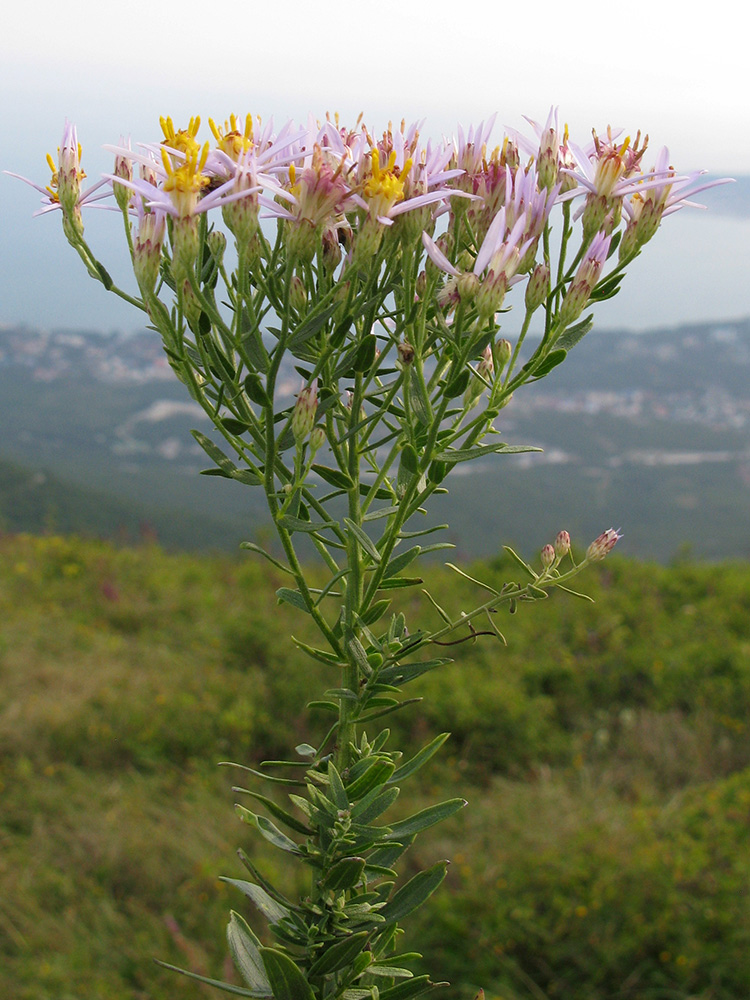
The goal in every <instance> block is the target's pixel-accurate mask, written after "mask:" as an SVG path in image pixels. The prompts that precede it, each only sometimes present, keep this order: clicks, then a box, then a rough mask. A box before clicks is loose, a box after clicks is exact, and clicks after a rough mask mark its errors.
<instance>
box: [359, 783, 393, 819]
mask: <svg viewBox="0 0 750 1000" xmlns="http://www.w3.org/2000/svg"><path fill="white" fill-rule="evenodd" d="M398 794H399V789H398V788H396V787H395V786H394V785H391V786H390V787H389V788H386V789H385V790H384V791H380V789H378V788H374V789H373V790H372V791H371V792H370V793H369V794H368V795H366V796H365V797H364V798H363V799H361V800H360V801H359V802H358V803H357V804H356V806H355V807H354V808H353V809H352V819H356V820H357V822H358V823H372V822H373V820H376V819H377V818H378V816H380V815H382V813H384V812H385V811H386V809H389V808H390V807H391V806H392V805H393V803H394V802H395V801H396V799H397V798H398Z"/></svg>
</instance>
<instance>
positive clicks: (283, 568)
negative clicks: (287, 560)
mask: <svg viewBox="0 0 750 1000" xmlns="http://www.w3.org/2000/svg"><path fill="white" fill-rule="evenodd" d="M240 548H241V549H248V550H249V551H250V552H257V553H258V555H260V556H263V557H264V558H265V559H267V560H268V561H269V562H270V563H272V564H273V565H274V566H275V567H276V569H280V570H281V572H282V573H288V574H289V576H294V573H292V571H291V570H290V569H289V567H288V566H285V565H284V564H283V563H282V562H279V560H278V559H275V558H274V557H273V556H272V555H270V554H269V553H268V552H266V550H265V549H262V548H261V547H260V545H256V544H255V542H240Z"/></svg>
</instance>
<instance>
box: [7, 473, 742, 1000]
mask: <svg viewBox="0 0 750 1000" xmlns="http://www.w3.org/2000/svg"><path fill="white" fill-rule="evenodd" d="M19 488H21V487H19ZM506 570H507V572H508V573H512V570H510V569H508V568H506V567H505V566H504V565H503V563H502V562H501V561H496V562H494V563H492V564H490V565H486V566H484V567H483V572H484V573H485V574H486V577H487V578H488V579H489V581H490V582H493V583H495V585H498V584H499V582H500V581H502V580H503V579H504V578H505V575H506ZM429 576H430V589H431V591H432V592H433V593H434V594H435V596H436V598H437V600H438V601H440V602H441V603H443V604H444V605H447V606H450V607H461V606H462V604H464V603H465V602H466V601H468V600H469V596H468V593H469V592H468V590H466V589H465V588H468V587H469V584H467V583H466V582H465V581H463V580H460V579H458V578H457V577H456V576H455V575H453V574H449V571H448V570H446V569H440V568H432V569H430V571H429ZM280 583H281V581H280V580H279V581H276V580H275V579H274V571H273V570H271V571H269V569H268V568H267V564H264V565H263V566H260V565H258V564H257V563H256V562H254V561H253V559H252V557H250V556H247V557H245V558H243V559H239V558H229V557H219V556H216V557H212V558H196V557H195V556H192V555H188V554H184V553H183V554H177V555H167V554H165V553H164V551H163V550H162V549H160V548H158V547H156V546H155V545H153V544H144V545H142V546H141V547H140V548H121V549H120V548H116V547H114V546H112V545H111V544H108V543H104V542H100V541H96V540H93V539H88V540H82V539H79V538H75V537H64V536H60V535H54V534H50V535H48V536H47V537H36V536H31V535H12V534H6V535H4V536H2V537H1V538H0V622H2V630H1V632H0V684H1V685H2V692H3V697H2V700H0V846H1V850H0V996H3V997H8V998H12V1000H101V998H105V997H106V998H117V1000H145V998H149V1000H176V998H177V997H180V998H189V997H193V996H195V997H198V996H201V995H204V993H203V992H202V988H201V987H200V986H198V985H196V984H194V983H190V982H187V981H186V980H182V979H179V978H178V977H175V976H174V974H171V973H168V972H166V971H165V970H163V969H160V968H159V967H157V966H156V965H154V964H153V963H152V962H151V959H152V957H158V958H161V959H164V960H166V961H168V962H173V963H174V964H177V965H182V966H183V967H189V968H191V969H193V970H195V971H198V972H204V973H206V974H207V975H211V976H220V977H224V976H228V975H232V973H231V971H230V970H229V969H227V968H226V967H225V955H226V944H225V941H224V931H223V928H224V926H225V923H226V918H227V915H228V912H229V909H230V908H232V907H233V908H236V909H241V910H243V911H244V909H245V908H244V905H243V899H242V897H240V896H239V895H235V894H233V892H232V890H231V889H229V888H228V887H227V886H226V885H225V884H224V883H220V882H218V881H217V876H218V875H220V874H224V875H229V876H237V875H239V876H240V877H241V868H240V866H239V862H238V861H237V859H236V857H235V855H234V849H235V847H238V846H242V847H243V848H244V849H245V850H246V851H247V852H249V853H250V854H251V855H252V857H253V858H254V860H255V861H256V863H257V864H258V865H259V866H260V867H261V868H265V869H266V870H267V871H268V872H269V874H272V875H273V876H274V878H277V879H278V880H279V881H280V883H281V884H282V885H283V884H286V885H287V886H288V887H290V888H291V889H294V888H295V886H294V885H293V882H294V874H293V873H292V872H286V871H276V870H275V869H276V868H277V866H278V861H277V859H276V857H275V856H272V855H270V854H267V853H266V852H265V851H264V850H263V849H262V848H261V846H260V845H259V843H258V842H257V841H256V840H255V839H254V838H253V836H252V831H249V830H248V828H247V827H243V826H242V825H240V824H239V823H238V822H237V821H236V819H235V817H234V815H233V810H232V803H233V802H234V800H235V793H233V792H232V791H231V787H230V786H231V785H232V784H233V783H235V782H236V781H237V774H236V772H232V771H231V769H228V768H218V767H217V766H216V765H217V762H218V761H220V760H227V759H229V760H237V761H239V762H242V763H249V764H254V763H256V762H257V761H259V760H261V759H264V758H268V757H271V758H273V757H276V756H278V755H280V754H283V753H286V752H288V751H289V748H290V747H292V746H294V745H295V744H297V743H299V742H301V741H302V740H305V741H308V742H311V743H315V741H316V740H317V739H320V738H321V734H322V732H323V730H324V721H323V720H322V719H320V718H318V717H317V716H316V715H315V713H308V712H306V711H305V703H306V701H307V700H308V699H309V698H310V696H311V693H316V692H318V691H320V690H322V687H323V686H324V685H330V684H331V683H335V682H336V678H331V677H330V676H327V675H326V668H325V667H324V666H323V665H321V664H312V665H311V664H310V663H309V662H308V661H307V660H303V659H302V656H301V654H300V653H299V652H298V651H296V650H295V649H294V648H290V644H289V640H288V636H289V633H290V632H294V634H295V635H298V636H299V637H300V638H305V634H306V633H305V628H306V626H305V622H304V621H302V620H301V617H302V616H298V615H296V614H295V612H294V610H293V609H290V608H289V607H277V606H276V604H275V599H274V597H273V589H274V587H275V586H278V585H279V584H280ZM584 584H585V588H584V589H586V590H587V591H588V592H589V593H590V594H591V595H592V596H593V597H595V599H596V603H594V604H586V603H584V602H576V601H574V600H573V599H572V598H568V597H567V596H566V595H563V594H560V595H556V596H555V597H554V598H553V599H551V600H550V601H548V602H546V603H545V604H543V605H533V606H530V607H529V606H524V607H521V608H519V611H518V613H517V614H516V615H515V616H513V617H510V616H509V617H507V618H506V619H505V620H504V622H503V623H502V628H503V631H504V632H505V633H506V635H507V638H508V643H509V645H508V647H507V648H504V647H502V646H500V645H497V644H494V643H493V644H487V643H483V642H481V641H480V642H478V643H477V644H476V645H473V646H469V645H463V646H458V647H455V655H456V662H455V663H454V664H453V665H450V666H448V667H445V668H443V672H442V673H437V672H436V673H433V674H430V675H427V676H425V677H424V678H423V679H421V680H420V682H418V683H419V690H418V691H415V693H416V694H419V695H423V696H424V698H425V700H424V702H423V703H421V704H420V705H418V706H414V707H412V708H411V709H410V710H407V711H405V712H403V713H399V714H397V715H394V716H393V725H392V740H393V742H394V743H397V744H398V745H401V746H403V748H404V749H405V750H406V751H407V752H408V750H409V749H410V748H412V749H414V748H415V747H416V746H417V745H422V744H423V743H424V742H425V741H426V739H428V738H429V737H430V735H431V734H433V733H438V732H441V731H446V730H450V731H451V732H452V734H453V735H452V738H451V740H450V741H449V744H448V748H447V752H446V753H444V754H443V755H442V756H440V757H439V758H437V759H436V760H435V761H433V762H432V763H431V764H430V765H429V769H425V771H424V775H425V777H424V780H423V781H422V784H421V786H420V792H419V797H420V802H419V803H418V805H426V804H428V803H429V802H432V801H435V800H436V799H437V798H438V797H443V798H444V797H447V796H449V795H455V794H459V793H460V794H465V796H466V798H468V799H469V808H468V809H466V810H464V811H463V812H462V813H461V814H460V816H459V817H455V818H454V819H453V820H451V822H450V824H446V825H445V826H444V827H437V828H435V832H434V833H433V835H432V836H431V837H430V838H427V837H425V840H424V843H422V841H420V845H419V847H418V848H415V849H416V850H418V856H417V855H414V856H413V858H412V862H413V865H414V866H415V867H417V866H419V867H424V864H425V863H426V862H429V861H430V860H434V859H436V858H442V857H446V858H448V857H449V858H452V859H453V861H454V864H453V865H452V867H451V869H450V874H449V878H448V880H447V882H446V884H445V886H444V887H443V889H442V890H441V891H440V892H439V893H438V894H436V895H435V896H433V897H432V899H431V900H430V903H429V905H428V907H426V908H425V909H424V912H423V915H422V916H421V918H420V921H419V926H418V928H415V930H414V931H413V937H410V938H409V941H408V944H412V945H413V944H414V943H415V942H416V939H417V933H418V934H419V945H420V950H423V951H424V953H425V965H426V967H427V968H428V969H429V971H430V972H431V973H432V974H433V976H435V977H437V978H440V979H443V978H444V979H447V980H450V981H451V982H452V983H453V986H452V987H451V989H450V990H449V991H446V992H445V993H444V994H443V995H444V996H446V998H454V997H455V998H458V997H462V998H465V997H470V996H473V995H474V993H475V992H476V990H477V988H478V987H479V986H483V987H484V988H485V990H486V991H487V995H488V997H489V998H495V1000H500V998H504V1000H529V998H537V1000H540V998H542V997H544V998H547V1000H552V998H555V997H566V998H572V1000H579V998H580V1000H612V998H614V997H618V998H631V1000H641V998H644V1000H645V998H649V1000H653V998H659V1000H745V998H746V996H747V984H748V982H750V947H748V945H750V940H749V935H750V931H749V930H748V928H750V909H749V907H750V902H749V897H748V894H747V880H748V876H750V861H749V857H750V855H749V854H748V850H747V830H748V822H750V729H749V728H748V722H747V705H748V701H749V700H750V656H749V653H750V645H749V641H750V640H749V636H748V620H750V566H748V565H747V564H739V563H736V564H718V565H715V566H705V565H702V566H701V565H691V564H687V563H685V564H680V565H676V566H673V567H670V568H664V567H659V566H656V565H653V564H641V563H635V562H629V561H626V560H623V559H620V558H617V557H616V556H615V557H611V558H609V559H607V560H606V562H605V563H603V564H601V565H600V566H599V567H598V569H597V570H596V571H594V570H592V572H590V573H588V574H587V576H586V577H585V579H584ZM416 610H417V609H415V611H416ZM422 613H424V614H425V615H429V614H430V613H431V612H430V608H429V606H425V607H424V608H422ZM414 805H415V803H414V802H413V800H412V801H408V802H401V801H399V803H398V809H396V808H395V807H394V813H396V812H398V811H399V810H400V811H401V813H402V814H404V813H405V812H406V811H408V812H412V811H413V810H414ZM413 850H414V849H413ZM296 888H300V887H298V886H297V887H296ZM247 917H248V919H250V920H252V914H250V913H247ZM205 995H215V996H219V995H220V994H215V993H210V994H209V993H207V992H206V993H205Z"/></svg>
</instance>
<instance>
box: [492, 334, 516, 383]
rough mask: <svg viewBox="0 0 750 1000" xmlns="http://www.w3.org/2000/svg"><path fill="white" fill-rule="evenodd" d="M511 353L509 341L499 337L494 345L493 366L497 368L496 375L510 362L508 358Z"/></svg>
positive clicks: (511, 347) (511, 348)
mask: <svg viewBox="0 0 750 1000" xmlns="http://www.w3.org/2000/svg"><path fill="white" fill-rule="evenodd" d="M512 353H513V346H512V344H511V342H510V341H509V340H506V339H505V338H504V337H501V338H500V340H498V341H497V343H496V344H495V366H496V368H497V371H498V374H499V373H500V372H501V371H502V370H503V368H505V366H506V365H507V364H508V362H509V361H510V356H511V354H512Z"/></svg>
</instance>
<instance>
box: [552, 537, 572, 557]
mask: <svg viewBox="0 0 750 1000" xmlns="http://www.w3.org/2000/svg"><path fill="white" fill-rule="evenodd" d="M569 552H570V535H569V534H568V532H567V531H558V533H557V537H556V538H555V555H556V556H557V558H558V559H562V557H563V556H566V555H567V554H568V553H569Z"/></svg>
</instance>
